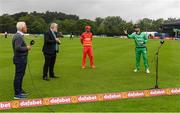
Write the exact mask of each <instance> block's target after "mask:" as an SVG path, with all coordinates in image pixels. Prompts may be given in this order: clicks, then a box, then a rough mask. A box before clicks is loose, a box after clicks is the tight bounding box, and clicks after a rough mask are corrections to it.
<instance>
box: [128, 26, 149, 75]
mask: <svg viewBox="0 0 180 113" xmlns="http://www.w3.org/2000/svg"><path fill="white" fill-rule="evenodd" d="M134 30H135V32H134V33H132V34H130V35H129V34H128V33H127V31H125V34H126V35H127V37H128V38H129V39H134V41H135V44H136V69H135V70H134V72H139V71H140V59H141V54H142V56H143V59H144V66H145V71H146V73H148V74H149V73H150V71H149V64H148V56H147V47H146V43H147V42H148V35H147V34H146V33H145V32H141V30H140V27H139V26H138V25H135V26H134Z"/></svg>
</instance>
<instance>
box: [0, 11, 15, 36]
mask: <svg viewBox="0 0 180 113" xmlns="http://www.w3.org/2000/svg"><path fill="white" fill-rule="evenodd" d="M0 32H3V33H4V32H10V33H14V32H16V21H15V20H14V18H12V17H11V16H9V15H7V14H5V15H2V16H1V17H0Z"/></svg>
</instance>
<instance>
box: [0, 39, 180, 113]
mask: <svg viewBox="0 0 180 113" xmlns="http://www.w3.org/2000/svg"><path fill="white" fill-rule="evenodd" d="M26 41H27V42H28V43H29V41H30V39H27V40H26ZM35 41H36V44H35V45H34V47H33V49H32V51H31V52H30V53H29V64H30V69H31V72H32V75H33V81H34V83H35V85H36V87H37V88H38V92H40V93H41V95H38V94H37V91H36V90H35V89H34V88H33V86H32V81H31V79H30V74H29V73H28V70H27V72H26V75H25V78H24V85H23V86H24V89H25V90H26V91H28V92H30V96H29V98H30V99H31V98H41V96H43V97H54V96H55V97H56V96H73V95H83V94H93V93H108V92H121V91H130V90H144V89H149V88H152V87H153V86H154V79H155V65H154V63H150V66H151V67H150V70H151V74H150V75H148V76H147V75H146V74H145V73H144V67H143V65H142V71H141V72H140V73H133V69H134V66H135V51H134V50H135V47H134V42H133V41H132V40H126V39H117V38H95V39H94V40H93V43H94V56H95V65H96V69H93V70H92V69H90V68H87V69H85V70H82V69H81V60H82V47H81V45H80V42H79V39H74V40H69V39H65V38H64V39H62V45H61V52H60V54H58V57H57V62H56V66H55V73H56V75H57V76H59V75H60V78H59V79H55V80H51V81H50V82H45V81H43V80H42V67H43V63H44V59H43V55H42V52H41V49H42V45H43V39H42V38H36V39H35ZM158 46H159V41H155V40H150V41H149V43H148V51H149V55H148V56H149V62H151V60H152V59H153V56H154V53H155V51H156V48H157V47H158ZM179 50H180V42H179V41H166V43H165V45H164V46H163V48H162V49H161V51H160V61H159V62H160V69H159V74H160V80H159V82H160V87H161V88H169V87H180V69H179V68H180V60H179V58H180V52H179ZM12 57H13V54H12V45H11V38H8V39H4V38H0V83H1V85H0V101H10V100H12V98H13V78H14V65H13V63H12ZM87 62H88V66H89V61H87ZM141 64H143V62H141ZM179 104H180V96H165V97H152V98H143V99H128V100H120V101H110V102H96V103H83V104H72V105H56V106H50V108H52V109H53V110H54V111H57V112H69V111H74V112H91V111H94V112H100V111H102V112H110V111H113V112H116V111H119V112H131V111H138V112H153V111H154V112H155V111H158V112H173V111H174V112H175V111H179V112H180V106H179ZM8 111H14V112H28V111H31V112H33V111H34V112H35V111H36V112H38V111H39V112H42V111H50V110H48V108H47V107H36V108H26V109H13V110H8Z"/></svg>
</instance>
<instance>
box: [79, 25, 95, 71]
mask: <svg viewBox="0 0 180 113" xmlns="http://www.w3.org/2000/svg"><path fill="white" fill-rule="evenodd" d="M85 30H86V31H85V32H84V33H83V34H82V35H81V44H82V46H83V59H82V69H84V68H86V56H87V55H88V56H89V59H90V66H91V68H95V66H94V55H93V48H92V38H93V34H92V33H91V26H86V27H85Z"/></svg>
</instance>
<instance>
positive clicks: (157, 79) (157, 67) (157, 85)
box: [153, 41, 164, 89]
mask: <svg viewBox="0 0 180 113" xmlns="http://www.w3.org/2000/svg"><path fill="white" fill-rule="evenodd" d="M163 44H164V41H161V45H160V46H159V47H158V49H157V52H156V54H155V57H156V81H155V86H154V88H153V89H159V84H158V81H159V51H160V49H161V47H162V46H163Z"/></svg>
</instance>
